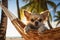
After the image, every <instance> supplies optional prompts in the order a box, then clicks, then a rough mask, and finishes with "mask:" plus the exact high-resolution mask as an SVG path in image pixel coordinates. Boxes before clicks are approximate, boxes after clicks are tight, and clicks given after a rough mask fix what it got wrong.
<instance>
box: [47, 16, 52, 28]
mask: <svg viewBox="0 0 60 40" xmlns="http://www.w3.org/2000/svg"><path fill="white" fill-rule="evenodd" d="M47 23H48V26H49V28H50V29H52V25H51V24H50V21H49V17H48V20H47Z"/></svg>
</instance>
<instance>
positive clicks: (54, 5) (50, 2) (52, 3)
mask: <svg viewBox="0 0 60 40" xmlns="http://www.w3.org/2000/svg"><path fill="white" fill-rule="evenodd" d="M47 4H49V5H51V6H52V7H53V8H54V12H56V7H57V6H56V4H55V3H54V2H52V1H47Z"/></svg>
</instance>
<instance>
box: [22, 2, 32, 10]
mask: <svg viewBox="0 0 60 40" xmlns="http://www.w3.org/2000/svg"><path fill="white" fill-rule="evenodd" d="M32 3H33V2H29V3H27V4H26V5H24V6H23V7H22V9H25V8H27V7H28V6H30V5H31V4H32Z"/></svg>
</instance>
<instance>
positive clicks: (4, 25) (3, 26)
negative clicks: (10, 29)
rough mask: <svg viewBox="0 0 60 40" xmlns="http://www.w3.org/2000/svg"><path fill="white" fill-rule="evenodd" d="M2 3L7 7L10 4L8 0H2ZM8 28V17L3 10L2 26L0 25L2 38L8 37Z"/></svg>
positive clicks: (0, 37) (0, 38)
mask: <svg viewBox="0 0 60 40" xmlns="http://www.w3.org/2000/svg"><path fill="white" fill-rule="evenodd" d="M2 4H3V5H4V6H5V7H7V6H8V0H2ZM6 28H7V17H6V15H5V13H4V12H3V10H2V15H1V27H0V40H5V39H6Z"/></svg>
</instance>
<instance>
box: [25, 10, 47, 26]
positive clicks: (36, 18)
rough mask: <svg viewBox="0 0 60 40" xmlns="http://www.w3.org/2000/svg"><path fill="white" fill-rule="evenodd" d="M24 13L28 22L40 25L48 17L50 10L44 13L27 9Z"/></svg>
mask: <svg viewBox="0 0 60 40" xmlns="http://www.w3.org/2000/svg"><path fill="white" fill-rule="evenodd" d="M24 15H25V17H26V19H27V21H28V23H30V24H33V25H34V26H40V25H42V24H43V22H44V21H45V20H46V18H47V17H48V12H45V13H43V14H31V13H29V12H27V11H24Z"/></svg>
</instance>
